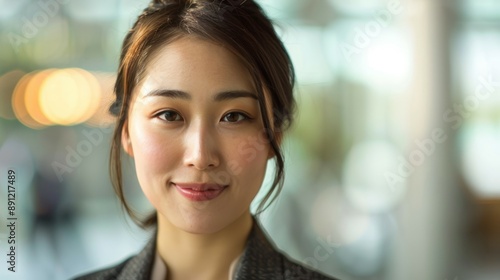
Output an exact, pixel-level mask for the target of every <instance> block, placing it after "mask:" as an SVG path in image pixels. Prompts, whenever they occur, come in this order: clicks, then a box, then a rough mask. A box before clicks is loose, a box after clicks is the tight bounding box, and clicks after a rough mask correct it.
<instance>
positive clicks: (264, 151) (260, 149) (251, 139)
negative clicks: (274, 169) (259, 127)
mask: <svg viewBox="0 0 500 280" xmlns="http://www.w3.org/2000/svg"><path fill="white" fill-rule="evenodd" d="M227 146H228V147H229V146H230V148H228V151H229V154H228V163H227V164H228V168H229V170H231V172H232V174H234V175H235V176H244V177H245V178H247V177H248V178H250V179H252V180H251V181H254V180H257V179H260V178H261V177H262V178H263V176H264V173H265V171H266V164H267V160H268V158H267V157H268V153H269V149H270V146H269V144H268V142H267V140H265V139H264V138H262V137H260V136H258V135H257V134H253V135H251V136H247V137H244V138H240V139H238V140H236V141H233V142H232V143H231V144H230V145H227Z"/></svg>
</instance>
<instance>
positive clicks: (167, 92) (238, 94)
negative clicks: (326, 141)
mask: <svg viewBox="0 0 500 280" xmlns="http://www.w3.org/2000/svg"><path fill="white" fill-rule="evenodd" d="M151 96H161V97H167V98H174V99H183V100H191V95H190V94H189V93H187V92H185V91H181V90H175V89H157V90H153V91H151V92H148V93H147V94H145V95H144V97H143V98H146V97H151ZM243 97H245V98H253V99H255V100H258V98H257V95H255V94H254V93H252V92H250V91H246V90H229V91H223V92H219V93H217V94H216V95H215V96H214V98H213V101H216V102H221V101H226V100H231V99H236V98H243Z"/></svg>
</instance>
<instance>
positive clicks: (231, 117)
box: [222, 112, 251, 123]
mask: <svg viewBox="0 0 500 280" xmlns="http://www.w3.org/2000/svg"><path fill="white" fill-rule="evenodd" d="M250 119H251V118H250V117H249V116H247V115H245V114H243V113H240V112H231V113H227V114H226V115H225V116H224V117H222V120H223V121H225V122H230V123H237V122H242V121H245V120H250Z"/></svg>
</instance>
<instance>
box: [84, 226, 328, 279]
mask: <svg viewBox="0 0 500 280" xmlns="http://www.w3.org/2000/svg"><path fill="white" fill-rule="evenodd" d="M155 250H156V238H155V237H154V238H152V239H151V241H149V243H148V244H147V245H146V247H144V249H143V250H142V251H141V252H140V253H139V254H137V255H136V256H133V257H130V258H128V259H127V260H125V261H124V262H122V263H120V264H118V265H116V266H114V267H111V268H107V269H103V270H100V271H96V272H93V273H91V274H87V275H84V276H80V277H78V278H76V279H75V280H149V279H150V277H151V270H152V266H153V262H154V257H155ZM234 279H235V280H257V279H258V280H261V279H270V280H275V279H276V280H278V279H280V280H281V279H283V280H292V279H293V280H329V279H330V280H335V278H331V277H328V276H326V275H324V274H321V273H319V272H316V271H313V270H311V269H309V268H306V267H304V266H303V265H300V264H298V263H296V262H295V261H293V260H291V259H289V258H288V257H287V256H286V255H284V254H283V253H281V252H279V251H278V250H277V249H276V247H275V246H274V244H272V243H271V242H270V241H269V240H268V239H267V238H266V235H265V234H264V232H263V231H262V229H261V228H260V226H259V224H258V222H257V221H256V220H255V219H254V223H253V227H252V231H251V233H250V235H249V237H248V240H247V245H246V247H245V251H244V252H243V255H242V257H241V261H240V263H239V265H238V266H237V267H236V270H235V274H234Z"/></svg>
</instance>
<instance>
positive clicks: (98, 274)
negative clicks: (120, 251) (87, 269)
mask: <svg viewBox="0 0 500 280" xmlns="http://www.w3.org/2000/svg"><path fill="white" fill-rule="evenodd" d="M155 247H156V238H155V237H153V238H151V240H150V241H149V242H148V243H147V244H146V246H145V247H144V248H143V249H142V251H140V252H139V253H138V254H137V255H135V256H132V257H129V258H128V259H126V260H125V261H123V262H121V263H119V264H117V265H115V266H112V267H108V268H104V269H101V270H97V271H94V272H91V273H89V274H85V275H80V276H77V277H76V278H74V279H75V280H128V279H135V280H148V279H149V277H150V274H151V269H152V265H153V261H154V255H155Z"/></svg>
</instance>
